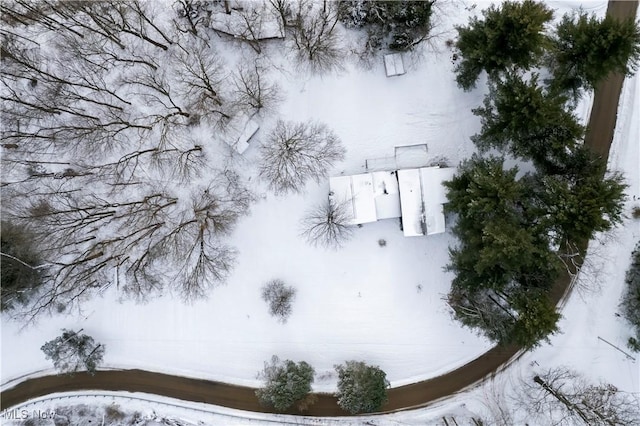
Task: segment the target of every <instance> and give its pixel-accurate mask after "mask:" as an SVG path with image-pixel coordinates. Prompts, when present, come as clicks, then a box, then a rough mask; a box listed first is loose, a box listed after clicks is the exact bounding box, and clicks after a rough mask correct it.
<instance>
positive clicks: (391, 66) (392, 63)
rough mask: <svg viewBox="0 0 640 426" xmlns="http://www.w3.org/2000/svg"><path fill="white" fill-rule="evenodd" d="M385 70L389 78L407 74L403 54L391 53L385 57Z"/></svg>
mask: <svg viewBox="0 0 640 426" xmlns="http://www.w3.org/2000/svg"><path fill="white" fill-rule="evenodd" d="M384 70H385V72H386V73H387V77H393V76H396V75H402V74H404V73H405V70H404V62H403V60H402V54H401V53H391V54H388V55H384Z"/></svg>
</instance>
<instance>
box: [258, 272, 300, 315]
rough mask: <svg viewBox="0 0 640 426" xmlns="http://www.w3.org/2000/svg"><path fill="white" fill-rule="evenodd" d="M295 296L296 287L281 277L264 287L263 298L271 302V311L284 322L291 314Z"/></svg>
mask: <svg viewBox="0 0 640 426" xmlns="http://www.w3.org/2000/svg"><path fill="white" fill-rule="evenodd" d="M295 297H296V289H295V288H294V287H292V286H287V285H285V283H284V281H282V280H280V279H274V280H271V281H269V282H268V283H267V284H265V286H264V287H262V300H264V301H265V302H267V303H268V304H269V313H270V314H271V316H274V317H276V318H277V319H278V321H279V322H281V323H283V324H284V323H286V322H287V320H288V319H289V316H291V310H292V306H291V303H292V302H293V299H295Z"/></svg>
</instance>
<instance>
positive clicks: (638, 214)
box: [631, 206, 640, 219]
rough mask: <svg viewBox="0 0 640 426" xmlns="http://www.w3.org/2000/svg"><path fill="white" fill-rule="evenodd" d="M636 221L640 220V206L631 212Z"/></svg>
mask: <svg viewBox="0 0 640 426" xmlns="http://www.w3.org/2000/svg"><path fill="white" fill-rule="evenodd" d="M631 215H632V216H633V218H634V219H640V206H635V207H634V208H633V210H632V212H631Z"/></svg>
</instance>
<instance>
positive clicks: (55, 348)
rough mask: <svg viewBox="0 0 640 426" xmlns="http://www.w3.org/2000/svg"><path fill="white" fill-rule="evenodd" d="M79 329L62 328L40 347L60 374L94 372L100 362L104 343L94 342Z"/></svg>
mask: <svg viewBox="0 0 640 426" xmlns="http://www.w3.org/2000/svg"><path fill="white" fill-rule="evenodd" d="M81 331H82V330H79V331H73V330H66V329H63V330H62V334H61V335H60V336H58V337H56V338H55V339H53V340H50V341H48V342H47V343H45V344H44V345H43V346H42V348H40V349H41V350H42V352H44V354H45V356H46V358H47V359H50V360H52V361H53V365H54V366H55V368H56V369H57V370H58V372H59V373H61V374H73V373H75V372H77V371H80V370H87V371H88V372H89V373H91V374H94V373H95V371H96V368H97V367H98V365H100V364H101V363H102V358H103V357H104V349H105V347H104V345H103V344H100V343H99V344H96V343H95V341H94V340H93V337H91V336H88V335H86V334H80V332H81Z"/></svg>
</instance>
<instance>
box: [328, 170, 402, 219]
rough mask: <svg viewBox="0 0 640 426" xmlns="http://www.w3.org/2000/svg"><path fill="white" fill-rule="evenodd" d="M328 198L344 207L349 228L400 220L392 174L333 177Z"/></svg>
mask: <svg viewBox="0 0 640 426" xmlns="http://www.w3.org/2000/svg"><path fill="white" fill-rule="evenodd" d="M329 198H330V199H331V200H332V201H334V202H336V203H338V204H341V205H343V206H344V208H345V209H346V211H347V214H348V215H349V216H350V217H351V221H350V222H349V223H350V224H351V225H360V224H363V223H369V222H375V221H377V220H380V219H391V218H396V217H400V216H401V211H400V195H399V192H398V180H397V179H396V176H395V172H373V173H363V174H358V175H351V176H337V177H332V178H331V179H329Z"/></svg>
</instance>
